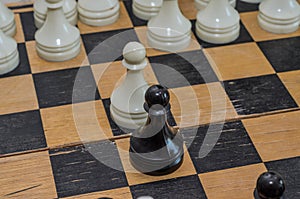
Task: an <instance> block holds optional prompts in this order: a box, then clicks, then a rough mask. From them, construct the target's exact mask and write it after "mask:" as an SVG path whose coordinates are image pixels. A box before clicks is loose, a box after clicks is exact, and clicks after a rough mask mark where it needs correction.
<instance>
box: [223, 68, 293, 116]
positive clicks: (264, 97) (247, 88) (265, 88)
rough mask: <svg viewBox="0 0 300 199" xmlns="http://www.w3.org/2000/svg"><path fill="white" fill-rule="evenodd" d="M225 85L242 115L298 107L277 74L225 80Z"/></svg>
mask: <svg viewBox="0 0 300 199" xmlns="http://www.w3.org/2000/svg"><path fill="white" fill-rule="evenodd" d="M224 87H225V90H226V92H227V94H228V96H229V98H230V100H231V102H232V104H233V106H234V107H235V109H236V111H237V113H238V114H240V115H248V114H255V113H264V112H270V111H276V110H282V109H289V108H296V107H298V106H297V104H296V102H295V101H294V100H293V98H292V97H291V95H290V94H289V92H288V90H287V89H286V88H285V86H284V85H283V84H282V82H281V81H280V79H279V78H278V76H277V75H276V74H275V75H266V76H258V77H250V78H244V79H237V80H230V81H225V82H224Z"/></svg>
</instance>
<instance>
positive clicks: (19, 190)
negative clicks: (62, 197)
mask: <svg viewBox="0 0 300 199" xmlns="http://www.w3.org/2000/svg"><path fill="white" fill-rule="evenodd" d="M0 168H1V169H0V176H1V179H0V186H1V189H0V195H1V196H4V197H8V198H11V197H12V198H32V199H34V198H36V199H39V198H57V194H56V189H55V183H54V179H53V175H52V170H51V164H50V160H49V154H48V151H42V152H36V153H30V154H23V155H17V156H11V157H6V158H0Z"/></svg>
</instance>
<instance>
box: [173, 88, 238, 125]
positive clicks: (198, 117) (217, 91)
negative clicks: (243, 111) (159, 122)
mask: <svg viewBox="0 0 300 199" xmlns="http://www.w3.org/2000/svg"><path fill="white" fill-rule="evenodd" d="M170 94H171V101H170V103H171V111H172V113H173V116H174V118H175V121H176V123H177V125H178V126H180V127H188V126H196V125H199V124H209V123H212V122H219V121H224V119H226V120H228V119H233V118H237V113H236V111H235V109H234V107H233V106H232V104H231V103H230V101H229V99H228V97H227V95H226V93H225V92H224V89H223V88H222V86H221V84H220V83H209V84H202V85H193V86H191V87H182V88H175V89H170Z"/></svg>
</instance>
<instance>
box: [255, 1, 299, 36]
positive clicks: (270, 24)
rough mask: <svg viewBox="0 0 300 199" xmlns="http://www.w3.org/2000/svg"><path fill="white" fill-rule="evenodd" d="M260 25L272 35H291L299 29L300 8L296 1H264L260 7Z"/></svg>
mask: <svg viewBox="0 0 300 199" xmlns="http://www.w3.org/2000/svg"><path fill="white" fill-rule="evenodd" d="M257 18H258V23H259V25H260V27H261V28H262V29H264V30H266V31H268V32H272V33H277V34H281V33H291V32H294V31H296V30H297V29H298V28H299V23H300V6H299V4H298V2H297V1H296V0H264V1H262V3H261V4H260V5H259V15H258V17H257Z"/></svg>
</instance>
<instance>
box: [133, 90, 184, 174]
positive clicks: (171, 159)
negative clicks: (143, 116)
mask: <svg viewBox="0 0 300 199" xmlns="http://www.w3.org/2000/svg"><path fill="white" fill-rule="evenodd" d="M169 100H170V96H169V92H168V90H167V89H166V88H164V87H162V86H160V85H153V86H151V87H150V88H149V89H148V90H147V91H146V94H145V101H146V103H145V105H144V107H145V110H146V111H147V112H148V119H147V122H146V124H145V125H144V126H143V127H141V128H139V129H137V130H136V131H135V132H133V134H132V136H131V137H130V150H129V151H130V154H129V157H130V162H131V164H132V165H133V166H134V167H135V168H136V169H137V170H139V171H140V172H142V173H146V174H149V175H164V174H168V173H171V172H173V171H175V170H176V169H178V168H179V167H180V165H181V164H182V161H183V153H184V151H183V138H182V136H181V134H180V132H179V130H178V129H175V128H173V127H171V126H170V125H169V124H168V122H167V112H168V111H169V109H170V105H169Z"/></svg>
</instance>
